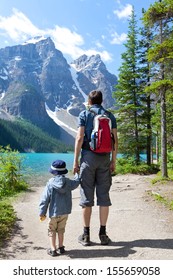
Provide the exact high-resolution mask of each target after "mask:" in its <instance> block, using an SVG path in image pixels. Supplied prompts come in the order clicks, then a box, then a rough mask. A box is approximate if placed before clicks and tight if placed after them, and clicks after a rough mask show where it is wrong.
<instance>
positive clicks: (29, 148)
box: [0, 119, 73, 153]
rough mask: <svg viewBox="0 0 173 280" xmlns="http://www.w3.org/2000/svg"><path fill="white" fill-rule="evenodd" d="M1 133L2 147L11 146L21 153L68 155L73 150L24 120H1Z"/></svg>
mask: <svg viewBox="0 0 173 280" xmlns="http://www.w3.org/2000/svg"><path fill="white" fill-rule="evenodd" d="M0 131H1V134H0V143H1V146H7V145H10V147H11V148H12V149H15V150H18V151H19V152H37V153H41V152H44V153H51V152H52V153H53V152H56V153H66V152H67V151H69V150H70V149H71V150H72V148H73V147H70V146H67V145H65V144H64V143H62V142H61V141H59V140H57V139H55V138H53V137H51V136H50V135H49V134H47V133H45V132H43V131H42V130H41V129H40V128H38V127H37V126H35V125H33V124H31V123H30V122H28V121H26V120H22V119H16V120H15V121H7V120H1V119H0Z"/></svg>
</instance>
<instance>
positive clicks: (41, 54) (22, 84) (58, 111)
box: [0, 38, 117, 143]
mask: <svg viewBox="0 0 173 280" xmlns="http://www.w3.org/2000/svg"><path fill="white" fill-rule="evenodd" d="M116 83H117V78H116V76H115V75H113V74H111V73H109V72H108V71H107V69H106V66H105V64H104V63H103V61H102V60H101V58H100V56H99V55H95V56H94V55H93V56H91V57H87V56H86V55H83V56H81V57H79V58H78V59H76V60H75V61H73V62H72V63H71V64H68V63H67V61H66V59H65V58H64V56H63V54H62V53H61V52H60V51H59V50H57V49H56V48H55V45H54V43H53V41H52V40H51V38H34V39H32V40H30V41H28V42H26V43H24V44H22V45H17V46H12V47H6V48H3V49H0V118H5V119H13V118H15V117H19V118H23V119H26V120H29V121H30V122H31V123H33V124H35V125H37V126H39V127H40V128H42V129H43V130H45V131H46V132H48V133H49V134H50V135H52V136H54V137H56V138H58V139H60V140H63V141H64V142H65V143H73V142H74V136H75V133H76V118H77V115H78V114H79V112H80V111H81V110H82V109H83V108H84V105H83V103H84V102H85V101H86V100H87V95H88V93H89V92H90V91H91V90H93V89H97V88H99V89H100V90H102V91H103V93H104V106H105V107H106V108H111V107H113V106H114V103H115V100H114V99H113V98H112V91H113V86H115V84H116Z"/></svg>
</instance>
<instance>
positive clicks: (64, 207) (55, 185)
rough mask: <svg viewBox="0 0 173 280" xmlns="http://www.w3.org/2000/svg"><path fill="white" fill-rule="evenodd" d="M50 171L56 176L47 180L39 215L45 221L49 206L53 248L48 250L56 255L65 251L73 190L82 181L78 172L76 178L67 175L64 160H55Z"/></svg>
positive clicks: (49, 232)
mask: <svg viewBox="0 0 173 280" xmlns="http://www.w3.org/2000/svg"><path fill="white" fill-rule="evenodd" d="M49 172H50V173H52V174H53V175H54V177H53V178H51V179H50V180H49V181H48V182H47V184H46V187H45V189H44V192H43V194H42V197H41V201H40V204H39V209H40V214H39V215H40V221H44V220H45V218H46V213H47V209H48V207H49V218H50V220H49V229H48V236H49V238H50V246H51V248H50V249H48V250H47V253H48V254H49V255H51V256H52V257H55V256H58V254H63V253H64V252H65V249H64V245H63V241H64V232H65V226H66V222H67V218H68V214H70V213H71V210H72V195H71V191H72V190H74V189H76V188H77V187H78V186H79V183H80V181H79V176H78V174H75V177H74V179H69V178H66V177H65V174H67V173H68V170H67V169H66V163H65V162H64V161H63V160H56V161H54V162H53V163H52V165H51V167H50V168H49ZM56 233H58V242H59V246H58V249H57V248H56Z"/></svg>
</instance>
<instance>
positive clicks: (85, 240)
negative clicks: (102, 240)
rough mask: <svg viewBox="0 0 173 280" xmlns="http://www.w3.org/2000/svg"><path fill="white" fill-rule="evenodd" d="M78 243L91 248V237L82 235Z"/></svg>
mask: <svg viewBox="0 0 173 280" xmlns="http://www.w3.org/2000/svg"><path fill="white" fill-rule="evenodd" d="M78 242H79V243H81V244H82V245H83V246H90V245H91V242H90V237H89V235H85V234H82V235H80V236H79V237H78Z"/></svg>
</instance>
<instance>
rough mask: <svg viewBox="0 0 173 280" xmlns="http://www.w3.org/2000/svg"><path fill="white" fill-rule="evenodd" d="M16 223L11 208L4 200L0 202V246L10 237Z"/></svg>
mask: <svg viewBox="0 0 173 280" xmlns="http://www.w3.org/2000/svg"><path fill="white" fill-rule="evenodd" d="M15 222H16V214H15V211H14V209H13V206H12V205H11V204H10V203H9V202H8V201H5V200H1V201H0V245H2V242H3V241H4V240H5V239H7V238H8V237H9V236H10V233H11V231H12V230H13V227H14V224H15Z"/></svg>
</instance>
